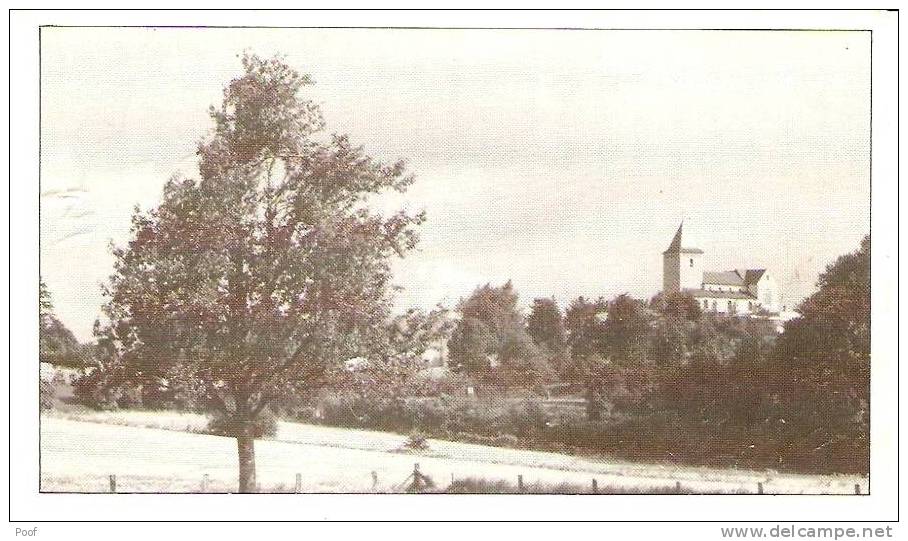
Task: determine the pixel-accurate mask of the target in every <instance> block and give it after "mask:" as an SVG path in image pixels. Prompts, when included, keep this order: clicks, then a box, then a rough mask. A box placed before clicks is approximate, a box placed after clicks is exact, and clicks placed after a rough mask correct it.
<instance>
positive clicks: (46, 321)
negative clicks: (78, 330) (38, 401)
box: [38, 280, 91, 367]
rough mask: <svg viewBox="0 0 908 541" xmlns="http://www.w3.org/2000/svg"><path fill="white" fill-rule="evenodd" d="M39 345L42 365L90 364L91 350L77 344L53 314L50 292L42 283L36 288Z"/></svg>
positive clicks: (74, 338) (73, 336) (73, 365)
mask: <svg viewBox="0 0 908 541" xmlns="http://www.w3.org/2000/svg"><path fill="white" fill-rule="evenodd" d="M38 314H39V327H38V328H39V333H38V336H39V343H38V358H39V359H40V361H41V362H42V363H50V364H54V365H58V366H69V367H82V366H85V365H86V364H88V363H89V362H90V359H91V348H90V347H89V346H85V345H82V344H80V343H79V341H78V340H77V339H76V337H75V335H73V333H72V331H70V330H69V329H68V328H66V325H64V324H63V323H62V322H61V321H60V320H59V319H57V316H56V315H55V314H54V305H53V301H52V299H51V295H50V291H49V290H48V288H47V285H46V284H45V283H44V281H43V280H42V281H40V282H39V286H38Z"/></svg>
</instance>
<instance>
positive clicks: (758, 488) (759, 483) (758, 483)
mask: <svg viewBox="0 0 908 541" xmlns="http://www.w3.org/2000/svg"><path fill="white" fill-rule="evenodd" d="M757 494H763V483H761V482H757Z"/></svg>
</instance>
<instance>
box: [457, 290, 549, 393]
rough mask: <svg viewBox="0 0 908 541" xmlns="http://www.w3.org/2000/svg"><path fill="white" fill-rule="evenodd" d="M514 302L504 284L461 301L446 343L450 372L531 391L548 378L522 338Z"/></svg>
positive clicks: (533, 347)
mask: <svg viewBox="0 0 908 541" xmlns="http://www.w3.org/2000/svg"><path fill="white" fill-rule="evenodd" d="M518 299H519V296H518V294H517V291H516V290H515V289H514V286H513V284H511V282H510V281H508V282H507V283H505V284H504V285H502V286H499V287H495V286H492V285H490V284H486V285H484V286H482V287H478V288H476V289H475V290H474V291H473V294H472V295H470V296H469V297H468V298H466V299H464V300H463V301H461V303H460V306H459V307H458V310H459V312H460V315H461V318H460V321H459V322H458V324H457V327H456V328H455V329H454V332H453V334H452V335H451V339H450V340H449V341H448V351H449V353H450V358H451V365H452V368H453V370H454V371H455V372H464V373H467V374H470V375H473V376H477V377H480V378H482V379H484V380H485V381H487V382H489V383H494V384H497V385H505V386H515V387H532V386H534V385H536V384H538V383H541V382H542V381H543V380H545V379H547V378H549V377H550V375H551V374H550V370H549V366H548V363H547V360H546V359H545V356H544V355H542V353H541V352H540V351H539V348H538V347H537V345H536V344H535V343H534V342H533V339H532V338H531V337H530V335H529V334H527V328H526V321H525V319H524V317H523V314H521V313H520V310H519V309H518V307H517V302H518Z"/></svg>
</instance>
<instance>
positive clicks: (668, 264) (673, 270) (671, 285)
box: [662, 222, 703, 293]
mask: <svg viewBox="0 0 908 541" xmlns="http://www.w3.org/2000/svg"><path fill="white" fill-rule="evenodd" d="M683 230H684V222H681V225H679V226H678V232H677V233H675V237H674V238H673V239H672V243H671V244H670V245H669V246H668V249H667V250H665V251H664V252H662V291H663V292H665V293H677V292H679V291H683V290H685V289H700V288H701V287H703V250H701V249H699V248H694V247H692V246H689V245H686V243H685V239H684V233H683Z"/></svg>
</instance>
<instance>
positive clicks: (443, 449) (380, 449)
mask: <svg viewBox="0 0 908 541" xmlns="http://www.w3.org/2000/svg"><path fill="white" fill-rule="evenodd" d="M205 422H206V419H205V418H204V417H203V416H201V415H193V414H181V413H174V412H131V411H119V412H110V413H106V412H92V411H68V412H51V413H47V414H44V415H42V418H41V490H42V491H45V492H106V491H108V490H109V487H108V476H109V475H116V480H117V491H118V492H198V491H200V490H201V482H202V478H203V476H204V475H207V476H208V479H209V481H208V485H207V490H208V491H210V492H232V491H234V490H235V489H236V479H237V458H236V443H235V440H233V439H231V438H223V437H219V436H210V435H205V434H199V433H196V432H199V431H201V429H202V427H204V425H205ZM404 440H405V438H404V437H403V436H401V435H399V434H392V433H386V432H375V431H364V430H352V429H340V428H331V427H324V426H315V425H307V424H301V423H290V422H280V423H279V428H278V434H277V436H276V437H275V438H273V439H268V440H260V441H257V442H256V463H257V474H258V483H259V486H260V488H261V490H262V491H267V492H292V491H293V490H294V489H295V478H296V474H297V473H299V474H301V481H302V484H301V488H302V491H303V492H399V491H402V490H403V489H404V487H405V481H406V480H407V478H408V476H409V475H410V474H411V473H412V471H413V467H414V464H415V463H419V465H420V471H421V472H422V473H424V474H426V475H428V476H429V477H430V478H431V479H433V481H434V482H435V484H436V486H437V487H439V489H441V490H443V489H444V488H445V487H447V486H448V485H450V484H451V482H452V480H453V481H457V480H464V479H470V480H475V479H480V480H485V481H487V482H489V483H493V484H494V483H500V482H507V483H511V484H516V480H517V476H518V475H521V476H522V477H523V480H524V483H525V484H526V485H528V486H530V485H533V486H552V487H558V486H561V487H567V486H577V487H589V486H590V485H591V483H592V480H593V479H596V481H597V483H598V486H599V487H612V488H614V489H615V490H616V491H619V490H620V491H632V492H633V491H641V492H649V491H666V490H667V489H670V488H671V487H676V486H677V485H676V483H680V484H681V487H683V490H684V491H689V492H724V493H740V492H747V493H756V492H757V484H758V483H762V485H763V490H764V492H765V493H767V494H772V493H775V494H783V493H790V494H854V487H855V484H858V485H859V486H860V490H861V492H862V493H864V494H866V493H867V490H868V481H867V479H866V478H860V477H855V476H845V475H841V476H838V475H835V476H823V475H796V474H780V473H776V472H771V471H766V472H756V471H743V470H731V469H710V468H696V467H677V466H674V465H659V464H635V463H629V462H620V461H594V460H589V459H583V458H577V457H573V456H569V455H562V454H557V453H546V452H537V451H526V450H516V449H505V448H500V447H485V446H481V445H471V444H465V443H457V442H448V441H441V440H429V449H428V450H425V451H419V452H412V451H403V450H402V445H403V443H404ZM373 472H374V476H373ZM376 479H377V481H376ZM568 491H569V492H576V490H573V489H571V490H568ZM603 491H606V490H603Z"/></svg>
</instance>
